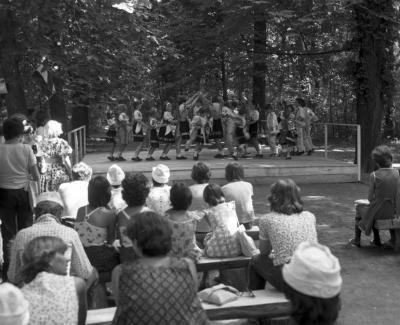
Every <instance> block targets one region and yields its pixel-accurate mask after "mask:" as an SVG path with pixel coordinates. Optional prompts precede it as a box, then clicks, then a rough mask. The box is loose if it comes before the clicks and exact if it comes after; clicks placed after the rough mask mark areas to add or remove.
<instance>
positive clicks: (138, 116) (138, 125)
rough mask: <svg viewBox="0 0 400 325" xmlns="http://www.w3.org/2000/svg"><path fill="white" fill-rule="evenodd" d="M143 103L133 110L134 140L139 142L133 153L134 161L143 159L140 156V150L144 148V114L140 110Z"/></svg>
mask: <svg viewBox="0 0 400 325" xmlns="http://www.w3.org/2000/svg"><path fill="white" fill-rule="evenodd" d="M140 109H141V105H139V106H138V108H136V109H135V110H134V112H133V129H132V132H133V142H138V145H137V146H136V150H135V152H134V154H133V157H132V160H133V161H142V159H141V158H139V154H140V151H141V150H142V147H143V140H144V134H143V126H144V123H143V115H142V112H141V111H140Z"/></svg>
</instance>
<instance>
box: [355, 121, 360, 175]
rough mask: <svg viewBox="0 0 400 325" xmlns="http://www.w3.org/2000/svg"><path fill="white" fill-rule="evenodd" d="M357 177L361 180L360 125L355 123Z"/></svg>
mask: <svg viewBox="0 0 400 325" xmlns="http://www.w3.org/2000/svg"><path fill="white" fill-rule="evenodd" d="M356 151H357V177H358V181H359V182H360V181H361V125H357V148H356Z"/></svg>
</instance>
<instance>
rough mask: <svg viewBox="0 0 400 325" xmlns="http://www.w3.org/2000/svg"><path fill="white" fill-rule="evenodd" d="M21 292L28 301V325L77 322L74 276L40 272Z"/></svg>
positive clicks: (60, 324) (62, 324) (71, 323)
mask: <svg viewBox="0 0 400 325" xmlns="http://www.w3.org/2000/svg"><path fill="white" fill-rule="evenodd" d="M22 293H23V294H24V297H25V299H26V300H28V302H29V314H30V317H29V324H30V325H58V324H59V325H65V324H69V325H73V324H78V305H79V304H78V295H77V293H76V288H75V280H74V277H70V276H64V275H57V274H53V273H47V272H40V273H39V274H38V275H36V278H35V279H34V280H33V281H32V282H30V283H28V284H27V285H25V286H24V287H23V288H22Z"/></svg>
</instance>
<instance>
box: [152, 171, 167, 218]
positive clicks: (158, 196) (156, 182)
mask: <svg viewBox="0 0 400 325" xmlns="http://www.w3.org/2000/svg"><path fill="white" fill-rule="evenodd" d="M169 176H170V172H169V168H168V167H167V166H165V165H163V164H159V165H157V166H155V167H153V171H152V173H151V177H152V179H153V186H152V188H151V189H150V193H149V196H148V197H147V199H146V205H147V207H148V208H149V209H150V210H153V211H154V212H157V213H158V214H161V215H162V216H163V215H164V214H165V211H167V210H168V209H170V208H171V202H170V199H169V192H170V190H171V186H169V185H168V181H169Z"/></svg>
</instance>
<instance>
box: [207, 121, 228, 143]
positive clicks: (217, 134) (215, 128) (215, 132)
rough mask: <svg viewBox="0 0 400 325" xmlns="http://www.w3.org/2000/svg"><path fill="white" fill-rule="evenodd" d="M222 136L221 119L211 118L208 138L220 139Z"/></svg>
mask: <svg viewBox="0 0 400 325" xmlns="http://www.w3.org/2000/svg"><path fill="white" fill-rule="evenodd" d="M223 137H224V130H223V128H222V120H221V119H220V118H219V119H213V124H212V130H211V132H210V137H209V138H210V139H222V138H223Z"/></svg>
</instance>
